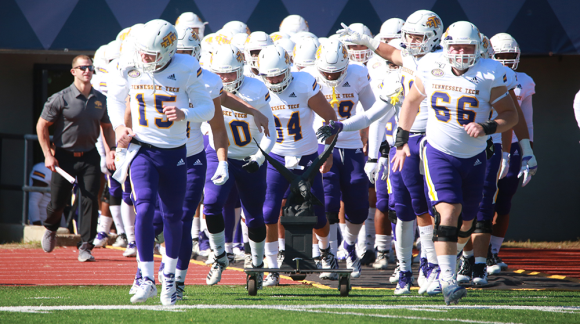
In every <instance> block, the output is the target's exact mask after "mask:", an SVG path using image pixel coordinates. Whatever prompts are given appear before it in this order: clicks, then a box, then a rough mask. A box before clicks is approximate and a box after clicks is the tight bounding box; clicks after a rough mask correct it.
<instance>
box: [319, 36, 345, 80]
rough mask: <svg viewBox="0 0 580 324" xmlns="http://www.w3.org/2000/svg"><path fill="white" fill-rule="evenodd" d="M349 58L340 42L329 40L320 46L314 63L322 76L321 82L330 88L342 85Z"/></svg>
mask: <svg viewBox="0 0 580 324" xmlns="http://www.w3.org/2000/svg"><path fill="white" fill-rule="evenodd" d="M349 56H350V55H349V52H348V50H347V49H346V46H345V45H344V44H343V43H342V42H340V41H338V40H329V41H328V42H326V43H324V44H322V45H320V47H318V50H317V51H316V61H315V63H314V65H315V66H316V69H317V70H318V73H319V75H320V77H319V79H320V81H322V82H323V83H324V84H326V85H328V86H329V87H336V86H338V85H340V84H341V83H342V81H344V78H345V77H346V73H347V69H348V64H349ZM338 73H339V74H338Z"/></svg>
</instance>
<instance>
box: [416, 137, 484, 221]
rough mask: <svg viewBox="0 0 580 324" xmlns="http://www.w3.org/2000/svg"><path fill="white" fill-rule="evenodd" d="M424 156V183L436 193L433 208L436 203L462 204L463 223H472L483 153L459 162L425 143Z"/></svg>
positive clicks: (479, 192) (480, 188)
mask: <svg viewBox="0 0 580 324" xmlns="http://www.w3.org/2000/svg"><path fill="white" fill-rule="evenodd" d="M425 154H426V159H427V167H428V168H429V170H428V179H426V181H428V182H430V183H431V185H433V186H434V190H435V192H436V193H437V199H436V200H433V201H432V203H433V205H437V204H438V203H440V202H445V203H449V204H462V206H463V211H462V212H463V216H462V217H463V220H465V221H470V220H472V219H474V218H475V217H476V216H477V212H478V210H479V204H480V203H481V198H482V192H483V181H484V178H485V169H486V168H485V166H486V162H487V158H486V155H485V150H483V151H481V153H479V154H477V155H476V156H474V157H471V158H467V159H461V158H457V157H454V156H451V155H449V154H445V153H443V152H441V151H439V150H437V149H435V148H434V147H432V146H431V145H429V143H427V147H426V151H425ZM426 172H427V170H426ZM426 174H427V173H426Z"/></svg>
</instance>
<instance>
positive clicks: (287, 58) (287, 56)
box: [284, 52, 290, 64]
mask: <svg viewBox="0 0 580 324" xmlns="http://www.w3.org/2000/svg"><path fill="white" fill-rule="evenodd" d="M284 58H285V59H286V64H290V55H288V52H284Z"/></svg>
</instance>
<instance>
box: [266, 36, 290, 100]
mask: <svg viewBox="0 0 580 324" xmlns="http://www.w3.org/2000/svg"><path fill="white" fill-rule="evenodd" d="M258 71H259V72H260V76H261V77H262V81H264V84H265V85H266V87H268V89H269V90H270V91H272V92H274V93H281V92H283V91H284V90H286V88H288V86H289V85H290V82H292V74H291V72H290V55H288V53H286V50H285V49H284V48H283V47H282V46H275V45H271V46H267V47H265V48H264V49H262V50H261V51H260V56H259V57H258ZM280 75H283V76H284V78H283V79H282V81H280V82H279V83H270V81H268V79H267V78H268V77H277V76H280Z"/></svg>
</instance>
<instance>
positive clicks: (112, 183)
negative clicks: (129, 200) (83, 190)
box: [105, 175, 123, 198]
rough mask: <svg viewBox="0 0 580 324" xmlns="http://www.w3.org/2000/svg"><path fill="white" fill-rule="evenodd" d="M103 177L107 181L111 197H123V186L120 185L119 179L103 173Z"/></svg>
mask: <svg viewBox="0 0 580 324" xmlns="http://www.w3.org/2000/svg"><path fill="white" fill-rule="evenodd" d="M105 177H106V178H107V182H108V183H109V195H111V197H117V198H121V197H123V188H122V187H121V184H120V183H119V181H117V180H115V179H113V177H112V176H110V175H105Z"/></svg>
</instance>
